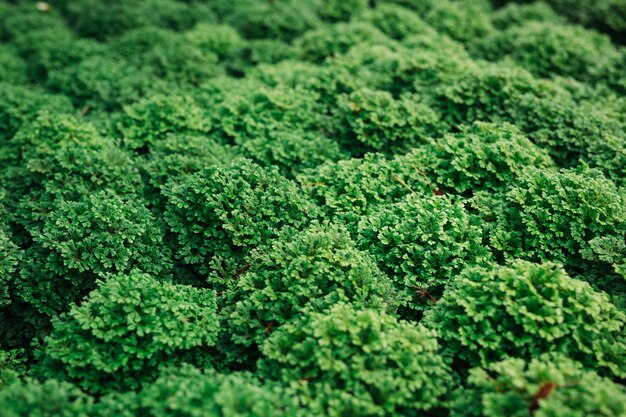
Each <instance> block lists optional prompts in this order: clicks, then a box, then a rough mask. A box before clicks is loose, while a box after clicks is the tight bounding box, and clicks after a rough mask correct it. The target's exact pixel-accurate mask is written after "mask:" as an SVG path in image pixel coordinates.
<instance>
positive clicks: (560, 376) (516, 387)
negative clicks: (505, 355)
mask: <svg viewBox="0 0 626 417" xmlns="http://www.w3.org/2000/svg"><path fill="white" fill-rule="evenodd" d="M451 411H452V412H451V416H453V417H483V416H484V417H499V416H504V415H508V416H518V415H519V416H527V415H529V413H530V414H532V415H534V416H537V417H548V416H552V417H560V416H563V417H565V416H568V417H569V416H572V417H583V416H589V417H607V416H624V415H626V389H624V387H623V386H622V385H619V384H616V383H615V382H613V381H611V380H610V379H608V378H604V377H601V376H599V375H598V374H597V373H595V372H594V371H591V370H589V369H585V368H584V367H583V366H582V365H581V364H580V363H578V362H575V361H573V360H571V359H569V358H568V357H567V356H564V355H561V354H552V355H543V356H541V357H539V358H536V359H532V360H530V361H529V362H526V361H524V359H519V358H509V359H505V360H503V361H501V362H494V363H491V364H489V365H487V366H485V367H484V368H481V367H478V368H474V369H472V370H471V371H470V375H469V377H468V379H467V386H466V387H464V388H461V389H459V390H457V392H455V393H454V400H453V404H452V406H451Z"/></svg>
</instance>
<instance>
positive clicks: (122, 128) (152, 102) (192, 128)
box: [115, 95, 211, 153]
mask: <svg viewBox="0 0 626 417" xmlns="http://www.w3.org/2000/svg"><path fill="white" fill-rule="evenodd" d="M115 130H116V131H117V132H118V135H119V136H120V137H121V138H122V142H123V145H124V146H125V147H127V148H130V149H133V150H135V151H138V152H143V153H146V152H150V148H151V147H152V145H153V144H154V143H155V142H157V141H159V140H162V139H164V138H165V137H166V136H168V135H171V134H175V135H180V134H183V135H187V134H206V133H208V132H209V131H210V130H211V125H210V122H209V121H207V115H206V112H205V111H204V110H203V109H202V108H200V107H199V106H198V105H197V104H196V103H195V102H194V101H193V99H192V98H191V97H189V96H172V95H167V96H166V95H159V96H151V97H150V98H146V99H144V100H140V101H138V102H136V103H134V104H132V105H128V106H124V112H123V115H121V116H120V118H119V121H117V123H116V124H115Z"/></svg>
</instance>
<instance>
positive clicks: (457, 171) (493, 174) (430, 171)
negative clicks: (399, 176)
mask: <svg viewBox="0 0 626 417" xmlns="http://www.w3.org/2000/svg"><path fill="white" fill-rule="evenodd" d="M406 159H407V160H413V161H415V164H416V165H417V164H420V165H422V166H423V167H424V173H425V174H426V175H427V176H428V178H429V179H430V180H431V181H432V182H433V183H434V184H437V185H438V186H440V187H442V188H443V189H444V190H445V191H446V192H450V193H453V194H461V195H462V194H466V195H467V194H473V193H475V192H478V191H500V190H504V189H506V188H507V187H508V186H509V185H512V184H515V183H516V181H517V179H518V178H519V176H520V175H523V174H524V173H525V172H526V171H527V170H528V169H529V168H532V167H536V168H539V167H542V168H549V167H551V166H552V165H553V163H552V161H551V160H550V157H549V156H548V155H547V152H545V151H544V150H543V149H542V148H540V147H538V146H536V145H534V144H533V143H532V142H531V141H530V140H528V139H527V138H526V137H525V136H524V135H523V134H522V133H521V132H520V131H519V129H517V128H516V127H515V126H514V125H511V124H508V123H504V124H493V123H482V122H476V123H474V124H473V125H472V126H471V127H462V128H461V132H460V133H456V134H447V135H445V136H444V137H442V138H439V139H436V140H434V141H432V143H431V144H429V145H428V146H423V147H420V148H417V149H416V150H414V151H412V152H411V154H409V155H407V157H406Z"/></svg>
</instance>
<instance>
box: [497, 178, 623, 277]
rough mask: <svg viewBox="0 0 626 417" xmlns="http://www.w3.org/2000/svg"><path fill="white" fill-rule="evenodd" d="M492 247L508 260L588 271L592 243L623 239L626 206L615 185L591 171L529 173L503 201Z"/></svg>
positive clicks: (520, 179)
mask: <svg viewBox="0 0 626 417" xmlns="http://www.w3.org/2000/svg"><path fill="white" fill-rule="evenodd" d="M503 206H504V207H503V209H502V211H501V212H500V213H499V214H498V217H497V220H496V222H495V225H494V227H493V229H492V231H491V233H490V241H491V246H492V247H493V248H494V249H495V250H497V251H499V252H502V253H503V254H504V255H505V256H507V257H509V258H524V259H528V260H533V261H542V260H551V261H558V262H561V263H564V264H565V265H566V266H571V267H574V268H576V267H579V268H580V267H584V265H581V264H582V263H583V259H584V258H586V257H589V251H590V250H591V249H590V244H589V242H590V241H591V240H592V239H594V238H596V237H600V236H622V237H623V234H624V232H625V231H626V222H625V221H624V219H625V218H626V217H625V210H626V205H625V204H624V199H623V197H622V196H621V194H620V193H619V192H618V189H617V188H616V186H615V184H613V182H611V181H610V180H608V179H606V178H605V177H604V176H603V175H602V173H600V172H599V171H597V170H592V169H589V168H587V167H581V168H578V169H575V170H560V171H549V170H540V169H528V172H527V173H526V174H525V175H523V176H521V177H520V178H519V180H518V181H517V183H516V184H515V185H514V186H513V187H511V189H510V190H509V191H508V192H507V194H506V195H505V197H504V204H503Z"/></svg>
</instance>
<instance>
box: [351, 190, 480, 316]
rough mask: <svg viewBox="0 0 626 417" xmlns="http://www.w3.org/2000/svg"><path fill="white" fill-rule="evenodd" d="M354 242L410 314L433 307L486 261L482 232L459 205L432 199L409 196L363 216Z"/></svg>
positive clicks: (436, 196)
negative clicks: (462, 275)
mask: <svg viewBox="0 0 626 417" xmlns="http://www.w3.org/2000/svg"><path fill="white" fill-rule="evenodd" d="M357 242H358V245H359V247H361V249H363V250H366V251H367V252H369V253H370V254H371V255H372V256H373V257H374V259H376V261H377V263H378V265H379V267H380V268H381V269H382V270H383V271H384V272H386V273H387V274H388V275H389V276H390V277H392V279H393V281H394V283H395V284H396V286H397V287H398V288H400V289H401V290H402V291H403V292H404V293H405V294H406V295H407V298H408V300H409V301H408V306H409V307H410V308H411V309H421V308H424V306H426V305H428V304H432V303H434V302H436V297H439V295H440V294H441V293H442V291H443V288H444V287H445V286H446V284H447V283H448V281H450V280H451V279H453V278H454V277H456V275H457V274H458V273H459V272H460V271H461V270H462V269H463V268H464V267H466V266H467V265H480V264H483V263H485V262H486V261H487V260H488V259H489V252H488V251H487V250H486V249H485V248H484V247H483V246H482V229H481V227H480V226H479V225H478V222H477V221H476V219H475V218H473V217H471V216H470V215H469V214H468V213H467V211H466V210H465V207H464V205H463V203H458V202H454V201H452V200H451V199H450V198H448V197H447V196H438V195H432V194H431V195H420V194H411V195H409V196H407V197H406V198H405V199H404V200H403V201H400V202H398V203H394V204H389V205H384V206H382V207H381V208H380V209H379V210H376V211H374V212H373V213H372V214H370V215H368V216H366V217H364V218H363V219H362V220H361V221H360V222H359V226H358V238H357Z"/></svg>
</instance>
